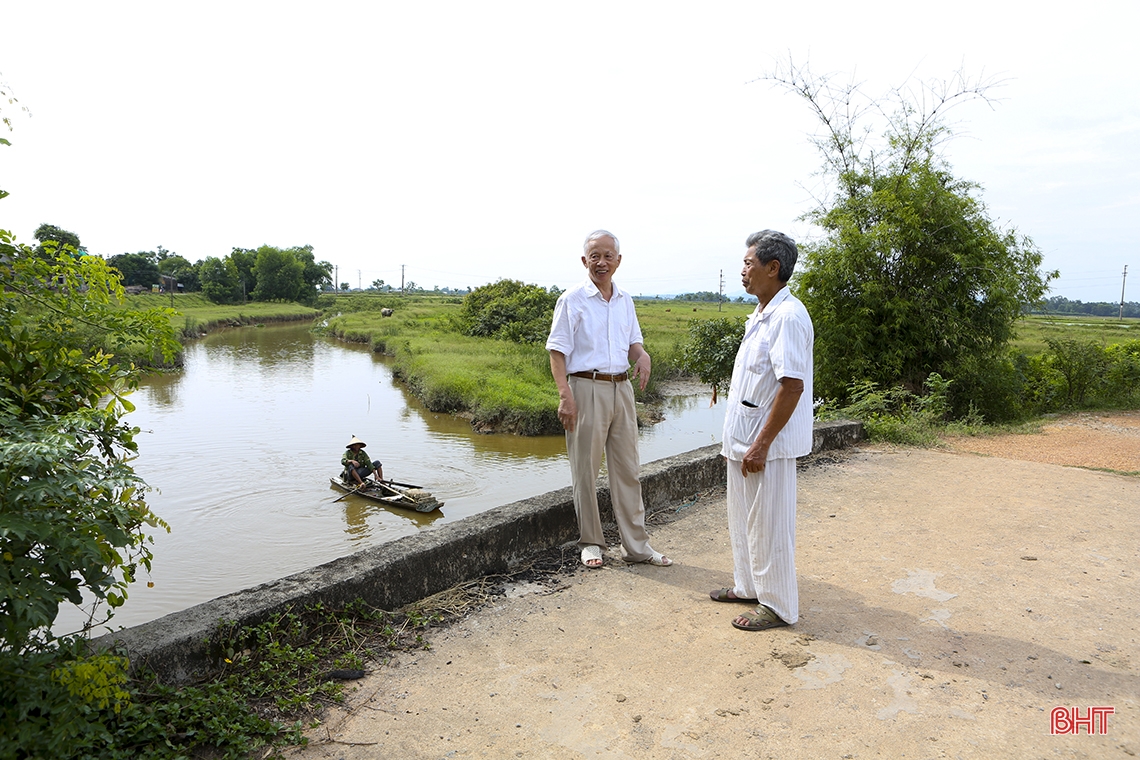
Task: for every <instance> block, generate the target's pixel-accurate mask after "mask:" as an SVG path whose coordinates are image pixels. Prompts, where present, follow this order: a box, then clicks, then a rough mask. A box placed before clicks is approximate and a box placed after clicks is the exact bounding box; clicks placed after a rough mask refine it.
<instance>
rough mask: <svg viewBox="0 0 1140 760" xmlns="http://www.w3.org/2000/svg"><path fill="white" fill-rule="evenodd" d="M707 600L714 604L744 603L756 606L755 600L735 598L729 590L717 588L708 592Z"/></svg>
mask: <svg viewBox="0 0 1140 760" xmlns="http://www.w3.org/2000/svg"><path fill="white" fill-rule="evenodd" d="M709 599H712V600H713V601H714V602H744V603H746V604H756V600H755V599H745V598H744V597H742V596H737V595H736V594H734V593H732V589H730V588H718V589H714V590H712V591H710V592H709Z"/></svg>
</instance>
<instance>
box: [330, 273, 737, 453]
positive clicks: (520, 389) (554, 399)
mask: <svg viewBox="0 0 1140 760" xmlns="http://www.w3.org/2000/svg"><path fill="white" fill-rule="evenodd" d="M461 303H462V302H461V300H460V299H457V298H448V297H443V298H440V297H432V296H412V297H407V298H404V299H400V298H399V297H397V296H381V295H377V296H368V295H363V294H361V295H354V296H338V297H336V298H335V299H332V298H329V299H324V298H322V301H321V303H320V305H321V306H322V307H323V308H325V309H326V314H329V315H330V316H329V319H328V325H327V329H328V331H329V332H330V333H331V334H333V335H335V336H337V337H339V338H341V339H344V340H349V341H354V342H360V343H368V344H369V345H371V346H372V349H373V350H374V351H377V352H380V353H384V354H387V355H389V356H392V357H394V359H395V367H394V371H395V374H396V376H397V377H399V378H400V379H401V380H402V381H403V382H405V383H406V384H407V385H408V387H409V389H410V390H411V391H412V392H413V393H414V394H415V395H416V396H417V397H418V398H419V399H420V400H421V401H423V403H424V405H425V406H426V407H427V408H428V409H431V410H432V411H436V412H448V413H453V414H454V413H458V414H463V415H467V416H470V418H471V421H472V425H473V426H474V427H475V429H477V430H483V431H491V430H496V431H506V432H517V433H522V434H524V435H542V434H555V433H559V432H561V431H562V426H561V424H560V423H559V422H558V415H557V410H558V393H557V391H556V389H555V387H554V381H553V380H552V379H551V377H550V359H549V355H548V354H547V352H546V349H545V348H543V346H542V345H520V344H517V343H511V342H509V341H503V340H493V339H490V338H473V337H468V336H466V335H462V334H460V333H459V332H458V331H457V330H456V328H455V326H454V319H455V317H456V316H457V315H458V314H459V310H460V306H461ZM382 308H390V309H392V310H393V314H392V316H390V317H384V316H382V315H381V311H380V310H381V309H382ZM750 309H751V307H750V306H746V305H743V304H725V307H724V311H721V312H718V311H717V308H716V304H704V303H684V302H673V301H669V302H664V301H642V302H638V304H637V313H638V319H639V320H640V322H641V328H642V332H643V333H644V334H645V346H646V349H647V350H648V351H649V353H650V355H651V356H652V357H653V374H652V377H651V382H650V386H649V387H648V388H647V389H646V391H645V393H640V392H639V400H642V401H653V400H656V399H657V398H658V394H657V391H656V382H657V381H659V380H664V379H668V378H670V377H675V376H676V375H677V374H678V370H677V369H676V358H677V356H678V354H679V350H680V346H681V343H682V342H683V341H684V340H685V339H686V338H687V336H688V324H689V320H691V319H709V318H712V317H716V316H725V315H726V314H733V315H735V314H738V313H739V314H746V313H747V312H748V311H749V310H750Z"/></svg>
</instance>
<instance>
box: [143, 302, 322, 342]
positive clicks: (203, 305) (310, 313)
mask: <svg viewBox="0 0 1140 760" xmlns="http://www.w3.org/2000/svg"><path fill="white" fill-rule="evenodd" d="M123 307H124V308H127V309H138V310H143V311H145V310H147V309H162V308H165V309H169V310H170V312H171V313H170V324H171V326H172V327H174V329H175V330H176V331H178V333H179V335H181V336H182V337H183V338H187V339H189V338H198V337H201V336H202V335H204V334H206V333H208V332H212V331H213V330H216V329H219V328H222V327H240V326H243V325H257V324H264V323H266V322H291V321H299V320H306V319H315V318H316V317H317V315H318V314H320V311H319V310H318V309H316V308H313V307H312V306H306V305H304V304H302V303H297V302H296V301H248V302H246V303H240V304H217V303H214V302H213V301H211V300H209V299H208V298H206V297H205V296H203V295H202V294H201V293H178V294H176V295H173V296H170V295H161V294H158V293H144V294H140V295H137V296H127V297H126V299H125V300H124V302H123Z"/></svg>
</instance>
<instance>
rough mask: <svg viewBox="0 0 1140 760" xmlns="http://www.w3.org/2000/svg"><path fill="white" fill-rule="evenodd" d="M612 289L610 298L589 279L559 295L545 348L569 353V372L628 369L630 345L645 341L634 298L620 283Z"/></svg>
mask: <svg viewBox="0 0 1140 760" xmlns="http://www.w3.org/2000/svg"><path fill="white" fill-rule="evenodd" d="M613 289H614V291H613V295H612V296H611V297H610V300H609V301H607V300H606V299H605V298H603V297H602V294H601V292H600V291H599V290H598V288H597V286H596V285H594V283H593V282H592V281H591V280H589V279H587V280H586V281H585V282H584V283H582V284H580V285H577V286H575V287H573V288H570V290H567V291H566V292H565V293H563V294H562V295H561V296H559V297H558V302H557V303H556V304H555V305H554V319H553V320H552V322H551V325H550V337H549V338H547V340H546V349H547V350H548V351H560V352H562V353H563V354H565V355H566V372H567V373H573V372H589V371H597V372H604V373H606V374H618V373H621V372H625V371H626V370H628V369H629V347H630V346H632V345H633V344H634V343H644V339H643V338H642V336H641V325H640V324H639V323H638V321H637V312H636V311H634V308H633V297H632V296H630V295H629V293H626V292H625V291H624V290H621V289H620V288H618V286H617V285H614V286H613Z"/></svg>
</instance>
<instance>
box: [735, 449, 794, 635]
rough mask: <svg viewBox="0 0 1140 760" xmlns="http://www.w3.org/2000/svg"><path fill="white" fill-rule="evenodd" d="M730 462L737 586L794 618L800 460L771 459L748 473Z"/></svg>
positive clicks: (787, 619)
mask: <svg viewBox="0 0 1140 760" xmlns="http://www.w3.org/2000/svg"><path fill="white" fill-rule="evenodd" d="M725 461H726V462H727V463H728V535H729V539H730V540H731V542H732V563H733V582H734V583H735V584H736V586H735V588H733V590H732V592H733V593H734V594H736V595H737V596H739V597H743V598H746V599H758V600H759V601H760V603H761V604H763V605H766V606H768V607H771V608H772V611H773V612H775V613H776V614H777V615H779V616H780V618H781V619H783V620H784V621H785V622H787V623H789V624H791V623H795V622H796V621H797V620H799V617H800V595H799V589H798V588H797V586H796V460H795V459H791V458H789V459H769V460H768V462H767V464H765V465H764V470H763V471H762V472H754V473H751V474H750V475H749V476H748V477H747V478H746V477H744V475H743V474H742V473H741V472H740V462H739V461H736V460H733V459H727V460H725Z"/></svg>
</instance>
